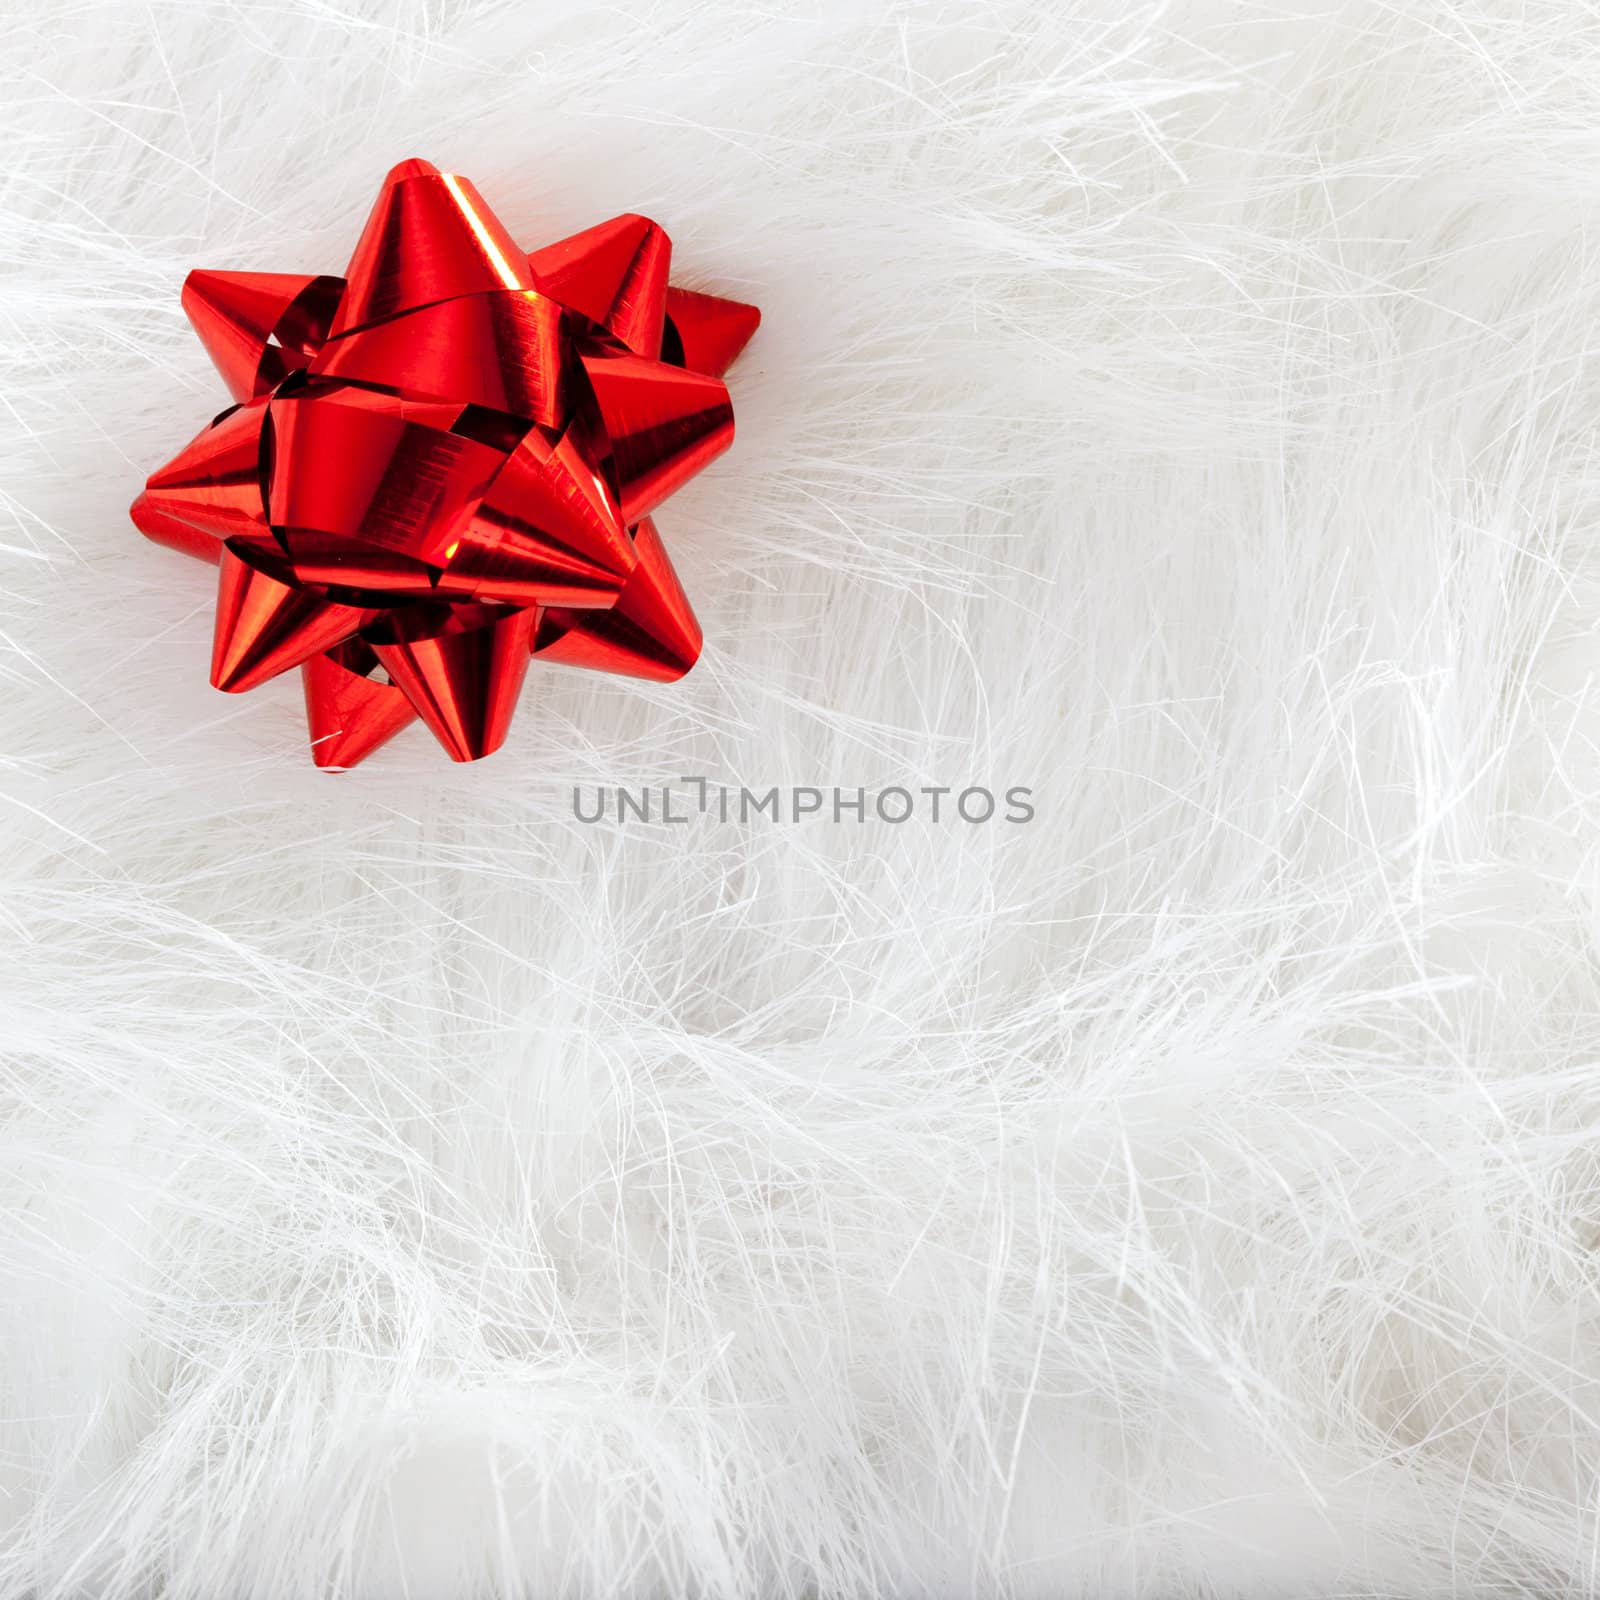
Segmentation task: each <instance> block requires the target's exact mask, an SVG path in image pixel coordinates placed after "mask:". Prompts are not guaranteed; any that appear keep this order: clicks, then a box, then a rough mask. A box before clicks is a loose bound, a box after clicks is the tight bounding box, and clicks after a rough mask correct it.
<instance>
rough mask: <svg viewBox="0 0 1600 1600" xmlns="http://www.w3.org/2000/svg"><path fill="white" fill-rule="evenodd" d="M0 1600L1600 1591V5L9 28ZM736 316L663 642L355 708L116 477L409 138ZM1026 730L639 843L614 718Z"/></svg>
mask: <svg viewBox="0 0 1600 1600" xmlns="http://www.w3.org/2000/svg"><path fill="white" fill-rule="evenodd" d="M0 63H3V71H4V73H5V77H6V79H7V85H6V87H7V93H6V95H5V96H4V99H3V102H0V122H3V126H4V132H5V138H4V146H3V150H4V172H3V175H0V189H3V195H4V200H3V204H0V261H3V262H4V263H5V265H4V269H3V283H4V295H3V299H0V316H3V318H4V326H5V333H4V338H3V341H0V429H3V446H0V450H3V455H0V461H3V466H4V474H3V494H4V504H5V507H6V510H7V511H8V513H9V518H8V521H9V526H8V528H7V530H6V532H5V534H4V542H5V544H6V546H7V547H8V554H7V557H6V564H7V567H8V576H7V579H6V583H5V594H4V599H3V617H0V632H3V644H4V655H3V662H4V673H5V684H6V688H5V695H4V698H3V700H0V752H3V756H4V776H3V790H0V792H3V796H4V801H5V806H4V810H5V817H6V835H5V847H4V850H3V852H0V878H3V885H4V892H3V899H0V929H3V933H0V937H3V940H4V966H3V968H0V1048H3V1051H4V1075H3V1079H0V1096H3V1099H0V1152H3V1155H0V1162H3V1172H4V1175H5V1176H4V1185H3V1189H0V1290H3V1292H0V1316H3V1318H4V1323H5V1327H4V1337H3V1341H0V1379H3V1397H0V1489H3V1495H0V1530H3V1531H0V1594H3V1595H4V1596H6V1597H22V1596H29V1597H37V1600H62V1597H67V1596H79V1595H83V1596H96V1597H107V1600H125V1597H126V1600H132V1597H135V1596H140V1597H153V1596H160V1597H162V1600H190V1597H193V1600H202V1597H204V1600H216V1597H226V1600H236V1597H257V1596H271V1597H279V1596H285V1597H287V1596H308V1597H309V1596H330V1595H339V1596H344V1595H350V1596H397V1595H401V1594H406V1595H410V1596H414V1597H418V1600H435V1597H438V1600H453V1597H457V1596H462V1597H465V1596H473V1597H483V1596H491V1595H492V1596H513V1595H519V1596H520V1595H526V1596H541V1597H542V1596H550V1595H557V1594H575V1595H600V1594H630V1595H653V1594H664V1595H683V1596H690V1595H693V1596H701V1597H725V1600H734V1597H747V1596H749V1597H758V1596H759V1597H764V1596H778V1597H802V1596H819V1597H824V1600H827V1597H834V1596H863V1597H870V1596H900V1595H914V1594H924V1593H931V1594H938V1595H946V1594H948V1595H952V1596H959V1595H968V1594H971V1595H986V1596H987V1595H1000V1594H1005V1595H1013V1594H1015V1595H1038V1596H1066V1595H1082V1596H1094V1597H1100V1596H1109V1597H1120V1596H1135V1595H1139V1596H1152V1597H1166V1596H1213V1595H1240V1596H1258V1595H1260V1596H1277V1595H1285V1594H1290V1593H1306V1594H1317V1595H1333V1594H1339V1595H1380V1594H1381V1595H1386V1596H1387V1595H1411V1594H1417V1595H1434V1594H1443V1593H1447V1592H1448V1593H1453V1594H1457V1595H1464V1596H1476V1595H1502V1594H1511V1593H1514V1592H1532V1593H1537V1594H1539V1595H1543V1596H1554V1595H1578V1594H1589V1593H1594V1592H1596V1591H1597V1587H1600V1543H1597V1539H1600V1271H1597V1257H1596V1249H1597V1245H1600V1066H1597V1062H1600V984H1597V969H1596V957H1597V951H1596V933H1597V891H1600V856H1597V852H1596V844H1595V841H1596V839H1597V837H1600V835H1597V832H1596V828H1597V824H1600V748H1597V735H1600V685H1597V681H1596V673H1597V668H1600V639H1597V634H1596V627H1595V613H1596V606H1597V603H1600V556H1597V554H1596V551H1595V548H1594V541H1595V535H1596V515H1595V509H1596V495H1597V491H1600V468H1597V465H1596V461H1595V457H1594V437H1595V425H1596V421H1597V418H1600V387H1597V372H1596V366H1595V358H1594V355H1593V351H1592V348H1591V346H1592V340H1593V337H1594V335H1593V330H1594V328H1595V326H1596V318H1597V314H1600V271H1597V266H1600V262H1597V249H1600V246H1597V243H1596V241H1597V240H1600V119H1597V113H1596V106H1597V105H1600V22H1597V18H1596V14H1595V12H1594V10H1593V7H1592V5H1590V4H1589V3H1587V0H1514V3H1513V0H1398V3H1386V0H1349V3H1344V4H1335V3H1332V0H1271V3H1269V0H1246V3H1244V4H1239V3H1237V0H1173V3H1171V4H1170V5H1167V6H1165V7H1157V6H1154V5H1150V4H1146V3H1143V0H1137V3H1133V4H1129V3H1128V0H1022V3H1010V0H968V3H955V0H890V3H887V4H882V5H877V6H873V5H870V4H869V5H866V6H863V5H862V4H861V0H817V3H816V4H814V5H802V6H794V7H789V8H785V7H784V6H782V5H774V4H768V3H765V0H762V3H758V4H743V3H738V0H673V3H669V4H661V5H644V4H638V5H631V6H623V5H611V4H597V3H594V0H549V3H546V4H541V5H538V6H533V5H529V4H523V3H517V4H512V3H505V4H501V3H490V0H426V3H408V4H404V5H400V6H391V5H386V4H384V3H383V0H275V3H267V0H240V3H231V4H225V3H217V4H214V5H179V4H176V3H173V0H156V3H153V4H138V5H134V4H129V5H105V4H100V3H95V0H83V3H63V4H59V5H58V4H48V3H46V4H39V3H33V4H26V5H25V4H21V3H19V0H8V3H7V5H6V6H5V15H4V21H3V23H0ZM408 155H421V156H427V157H429V158H431V159H433V160H435V161H437V162H438V163H439V164H440V165H442V166H445V167H447V168H450V169H454V170H457V171H460V172H464V173H466V174H468V175H469V176H470V177H472V178H473V179H474V180H475V181H476V183H477V184H478V186H479V187H480V189H482V191H483V192H484V194H485V195H486V196H487V197H488V198H489V200H490V202H491V204H493V205H494V206H495V207H496V209H497V210H498V211H499V212H500V214H501V215H502V216H503V217H504V218H505V220H506V221H507V223H508V224H509V225H510V226H511V227H512V229H513V231H514V232H515V233H516V234H517V235H518V236H519V238H522V239H524V240H526V241H527V242H528V243H530V244H534V243H539V242H544V241H548V240H550V239H553V238H556V237H558V236H560V235H561V234H563V233H566V232H569V231H572V230H574V229H577V228H579V227H582V226H586V225H587V224H589V223H591V222H593V221H597V220H599V219H601V218H603V217H606V216H609V215H611V214H613V213H615V212H618V211H622V210H629V209H632V210H639V211H644V212H646V213H648V214H650V215H652V216H654V217H656V218H657V219H658V220H659V221H660V222H662V223H663V224H664V225H665V226H666V227H667V228H668V230H669V231H670V232H671V234H672V236H673V239H674V242H675V246H676V263H677V272H676V276H677V277H678V279H679V281H681V282H686V283H688V284H690V285H691V286H698V287H706V288H711V289H716V290H721V291H723V292H725V293H730V294H734V295H739V296H743V297H747V298H750V299H754V300H757V301H758V302H759V303H760V304H761V305H762V307H763V308H764V310H765V313H766V324H765V326H764V328H763V330H762V332H761V333H760V335H759V336H758V339H757V342H756V343H755V344H754V345H753V346H752V347H751V349H750V351H749V352H748V353H747V355H746V357H745V358H744V360H743V361H742V362H741V363H740V365H739V366H738V367H736V368H735V369H734V372H733V374H732V375H731V384H732V388H733V392H734V398H735V405H736V408H737V411H738V417H739V441H738V444H737V445H736V447H735V449H734V451H733V452H732V453H731V454H730V455H729V456H727V457H725V458H724V459H723V460H722V461H721V462H719V463H718V464H717V466H716V467H715V468H714V469H713V470H712V471H710V472H709V473H707V474H706V475H705V476H704V477H703V478H702V479H701V480H699V481H698V482H697V483H696V484H695V485H694V486H693V487H692V489H691V490H690V491H688V492H687V493H685V494H683V495H681V496H680V497H678V499H677V500H675V501H674V503H673V504H672V505H671V506H670V507H669V508H668V509H667V510H666V511H665V512H664V513H663V514H662V516H661V518H660V522H661V526H662V529H663V534H664V537H665V538H666V540H667V542H668V543H669V545H670V546H671V548H672V550H673V552H674V554H675V556H676V558H677V560H678V563H679V566H680V568H681V570H682V571H683V573H684V576H685V581H686V584H687V586H688V588H689V590H690V592H691V594H692V595H693V597H694V599H695V601H696V603H697V607H698V609H699V612H700V614H701V617H702V620H703V621H704V623H705V627H706V633H707V639H708V648H707V652H706V655H705V658H704V659H703V661H702V663H701V665H700V666H699V668H698V669H697V670H696V671H695V673H694V674H693V675H692V676H691V677H690V678H689V679H688V680H687V681H686V682H685V683H683V684H681V685H678V686H675V687H656V686H647V685H639V684H634V683H629V682H626V681H623V680H617V679H612V680H606V679H599V678H595V677H592V676H585V675H582V674H578V673H575V672H571V671H563V670H557V669H550V670H546V671H540V670H539V669H535V672H534V673H533V674H532V675H531V676H530V680H529V685H528V689H527V691H526V693H525V695H524V700H523V705H522V709H521V715H520V717H519V719H518V722H517V724H516V727H515V729H514V731H513V734H512V737H511V740H510V742H509V744H508V746H507V747H506V748H505V750H503V751H502V752H501V753H500V754H499V755H497V756H495V757H494V758H493V759H491V760H489V761H487V762H485V763H482V764H479V765H474V766H468V767H455V766H452V765H451V764H450V763H449V762H448V761H447V760H446V759H445V758H444V756H443V754H442V752H440V751H439V750H438V749H437V748H436V747H435V746H434V745H433V743H432V741H431V740H429V739H428V738H427V737H426V735H425V734H423V733H422V732H421V731H420V730H415V729H414V730H412V732H411V733H410V734H408V735H407V736H406V737H404V738H403V739H402V740H401V741H399V742H398V743H397V744H396V745H394V746H393V747H391V748H390V749H389V750H387V751H385V752H383V753H381V754H380V755H379V756H377V757H375V758H374V759H373V760H372V761H371V762H370V763H369V764H368V765H366V766H365V767H364V768H362V769H360V770H358V771H356V772H355V773H352V774H350V775H348V776H343V777H329V776H326V775H323V774H320V773H318V772H317V771H315V770H314V769H313V768H312V766H311V764H310V761H309V759H308V758H307V755H306V752H305V749H304V745H303V739H304V735H303V730H302V727H301V722H300V711H299V690H298V686H297V683H296V680H295V679H294V678H293V677H291V678H289V679H286V680H283V681H281V682H279V683H277V684H274V685H271V686H269V687H268V688H266V689H264V690H261V691H258V692H257V693H255V694H252V695H248V696H245V697H242V698H239V699H232V698H224V697H222V696H220V695H218V694H216V693H215V692H214V691H212V690H211V689H210V688H209V687H208V686H207V684H206V670H207V661H208V652H209V638H210V626H211V624H210V611H211V601H212V591H213V582H214V580H213V578H212V576H211V574H210V573H209V571H207V570H206V569H205V568H203V567H200V566H198V565H193V564H189V563H186V562H185V561H183V560H182V559H181V558H179V557H177V556H175V555H170V554H168V553H166V552H164V551H161V550H159V549H157V548H155V547H154V546H151V545H149V544H147V543H146V542H144V541H143V540H141V539H140V538H139V537H138V535H137V534H136V533H135V531H134V529H133V528H132V526H131V525H130V524H129V522H128V521H127V517H126V506H127V503H128V501H129V500H130V499H131V498H132V497H133V495H134V493H135V492H136V491H137V489H138V488H139V486H140V484H141V483H142V480H143V478H144V476H145V474H146V473H147V472H148V471H149V470H150V469H151V468H152V467H153V466H155V465H157V464H158V463H159V462H161V461H162V460H164V459H165V457H166V456H167V455H169V454H170V453H171V452H172V451H173V450H175V449H176V448H177V446H178V445H179V444H181V443H182V442H183V441H184V440H186V439H187V438H188V437H189V436H190V434H191V433H192V432H193V431H194V430H195V428H196V427H197V426H198V425H199V424H200V423H201V422H202V421H204V420H205V419H206V418H207V417H209V416H210V415H211V414H213V413H214V412H215V411H217V410H218V409H219V408H220V407H221V406H222V405H223V404H225V402H226V396H225V394H224V391H223V389H222V386H221V384H220V381H219V380H218V379H217V378H216V377H215V375H214V374H213V373H212V372H211V370H210V368H209V366H208V365H207V363H206V360H205V358H204V356H203V354H202V353H201V351H200V349H199V346H198V344H197V343H196V341H195V340H194V339H193V337H192V336H191V335H190V333H189V331H188V329H187V327H186V325H185V324H184V322H183V319H182V316H181V314H180V311H179V307H178V298H177V295H178V287H179V284H180V282H181V279H182V275H183V273H184V272H185V270H186V269H187V268H188V267H189V266H191V265H195V264H204V265H209V266H217V267H236V268H243V267H259V268H267V269H280V270H296V269H298V270H327V271H338V270H339V269H340V268H341V267H342V264H343V262H344V261H345V259H346V257H347V255H348V252H349V249H350V247H351V245H352V243H353V241H354V238H355V235H356V233H357V231H358V230H359V227H360V224H361V221H362V219H363V217H364V215H365V212H366V208H367V206H368V204H369V203H370V200H371V198H372V195H373V193H374V192H375V188H376V185H377V183H378V181H379V179H380V177H381V175H382V174H383V172H384V171H385V170H386V168H387V167H388V166H389V165H390V164H391V163H392V162H393V161H395V160H397V159H399V158H401V157H404V156H408ZM694 773H703V774H705V775H707V776H708V777H710V778H712V779H713V780H714V781H722V782H727V783H729V784H733V785H738V784H740V783H747V784H750V785H752V786H753V787H757V788H765V787H767V786H769V785H772V784H784V785H788V784H820V785H824V786H829V787H831V786H832V785H834V784H839V785H841V786H844V787H846V788H849V789H851V790H853V789H854V788H855V787H856V786H857V785H864V786H866V787H867V788H868V789H869V790H871V789H875V788H880V787H882V786H884V785H886V784H893V783H902V784H909V785H913V786H915V785H921V784H950V785H955V786H958V787H959V786H963V785H965V784H967V783H969V782H977V783H986V784H989V785H991V786H993V787H997V788H1003V787H1005V786H1008V785H1012V784H1023V785H1031V786H1033V787H1034V788H1035V789H1036V791H1037V800H1036V803H1037V806H1038V816H1037V819H1036V820H1035V821H1034V822H1033V823H1032V824H1030V825H1025V826H1018V825H1008V824H1003V823H999V822H996V823H992V824H989V825H986V826H971V825H967V824H964V823H961V822H959V821H956V822H954V823H951V822H948V821H941V822H940V823H938V824H933V823H932V822H931V821H929V820H927V819H926V818H918V819H916V820H913V821H912V822H910V823H905V824H901V825H899V826H889V825H886V824H883V823H880V822H877V821H873V820H869V821H867V822H866V823H865V824H856V823H854V822H853V821H852V820H851V819H850V818H848V817H847V818H846V819H845V821H844V822H843V823H842V824H840V825H838V826H835V825H834V823H833V822H832V821H831V819H829V818H826V817H825V818H821V819H811V820H809V821H805V822H801V823H799V824H784V825H781V826H773V825H771V824H769V823H767V822H765V821H757V822H754V823H752V824H750V825H747V826H741V825H739V824H737V823H728V824H723V823H721V822H719V821H718V820H716V818H715V817H711V818H708V819H697V820H696V821H695V822H694V823H692V824H691V825H687V826H664V825H659V824H658V825H652V826H650V827H645V826H642V825H640V824H638V823H637V822H630V823H628V824H627V825H626V826H623V827H620V828H619V827H618V826H617V825H616V824H615V822H614V821H613V823H612V824H611V825H610V826H607V827H600V826H586V825H584V824H582V823H580V822H578V821H576V820H575V819H574V817H573V815H572V804H571V790H572V785H573V783H574V782H580V783H582V784H583V785H585V789H586V793H592V789H591V788H590V787H589V786H592V785H593V784H595V783H605V784H618V783H621V784H629V785H636V784H639V783H642V782H649V783H652V784H659V783H661V782H663V781H667V780H671V779H674V778H676V777H677V776H678V775H679V774H694Z"/></svg>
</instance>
